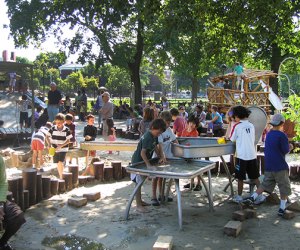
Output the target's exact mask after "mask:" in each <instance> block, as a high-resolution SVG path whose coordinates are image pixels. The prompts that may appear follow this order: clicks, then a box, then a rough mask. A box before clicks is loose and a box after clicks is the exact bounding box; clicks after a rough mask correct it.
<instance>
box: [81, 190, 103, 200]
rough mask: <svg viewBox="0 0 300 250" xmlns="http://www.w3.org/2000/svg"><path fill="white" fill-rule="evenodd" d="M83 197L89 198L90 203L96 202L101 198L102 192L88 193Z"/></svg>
mask: <svg viewBox="0 0 300 250" xmlns="http://www.w3.org/2000/svg"><path fill="white" fill-rule="evenodd" d="M83 197H85V198H87V200H88V201H96V200H99V199H100V198H101V193H100V192H93V193H86V194H84V195H83Z"/></svg>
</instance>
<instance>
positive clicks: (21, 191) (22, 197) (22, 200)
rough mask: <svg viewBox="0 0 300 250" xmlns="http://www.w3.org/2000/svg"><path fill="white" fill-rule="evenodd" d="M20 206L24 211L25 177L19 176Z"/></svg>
mask: <svg viewBox="0 0 300 250" xmlns="http://www.w3.org/2000/svg"><path fill="white" fill-rule="evenodd" d="M18 197H19V203H18V205H19V207H20V208H21V209H22V210H23V211H24V193H23V177H19V178H18Z"/></svg>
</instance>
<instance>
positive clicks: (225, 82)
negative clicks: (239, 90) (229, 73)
mask: <svg viewBox="0 0 300 250" xmlns="http://www.w3.org/2000/svg"><path fill="white" fill-rule="evenodd" d="M223 87H224V89H230V83H229V79H228V78H226V79H225V80H224V86H223Z"/></svg>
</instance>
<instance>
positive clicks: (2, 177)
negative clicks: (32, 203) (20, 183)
mask: <svg viewBox="0 0 300 250" xmlns="http://www.w3.org/2000/svg"><path fill="white" fill-rule="evenodd" d="M7 187H8V185H7V180H6V172H5V165H4V160H3V158H2V156H0V220H1V221H2V223H3V225H4V228H5V232H4V234H3V235H2V237H1V239H0V250H2V249H5V250H9V249H12V247H11V246H10V245H9V244H8V240H9V239H10V238H11V237H12V236H13V235H14V234H15V233H16V232H17V231H18V230H19V229H20V227H21V226H22V225H23V224H24V223H25V222H26V221H25V218H24V214H23V212H22V210H21V209H20V208H19V207H18V206H17V205H16V204H15V203H13V202H10V201H7V200H6V195H7Z"/></svg>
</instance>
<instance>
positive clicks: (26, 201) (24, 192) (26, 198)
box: [23, 190, 29, 211]
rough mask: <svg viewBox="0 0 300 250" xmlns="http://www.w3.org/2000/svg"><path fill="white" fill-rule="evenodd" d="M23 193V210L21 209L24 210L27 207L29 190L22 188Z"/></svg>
mask: <svg viewBox="0 0 300 250" xmlns="http://www.w3.org/2000/svg"><path fill="white" fill-rule="evenodd" d="M23 194H24V210H23V211H25V210H26V209H27V208H29V191H28V190H24V191H23Z"/></svg>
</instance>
